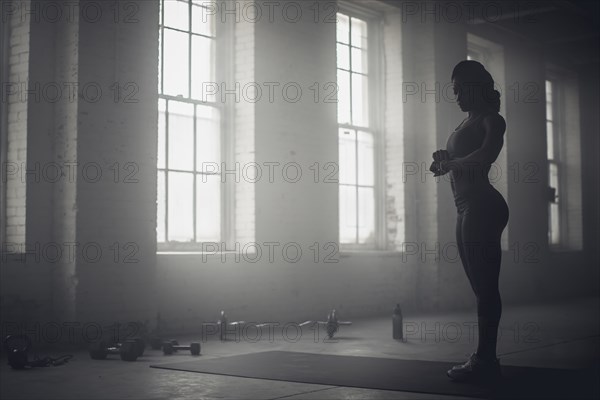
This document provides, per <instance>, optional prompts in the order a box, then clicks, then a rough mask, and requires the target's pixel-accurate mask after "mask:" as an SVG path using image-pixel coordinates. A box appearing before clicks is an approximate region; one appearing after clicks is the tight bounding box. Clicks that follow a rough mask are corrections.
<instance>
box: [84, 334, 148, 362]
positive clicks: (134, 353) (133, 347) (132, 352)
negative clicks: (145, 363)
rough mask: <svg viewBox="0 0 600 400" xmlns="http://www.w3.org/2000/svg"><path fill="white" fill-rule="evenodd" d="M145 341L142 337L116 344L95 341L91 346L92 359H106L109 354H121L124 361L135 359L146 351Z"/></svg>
mask: <svg viewBox="0 0 600 400" xmlns="http://www.w3.org/2000/svg"><path fill="white" fill-rule="evenodd" d="M144 347H145V344H144V341H143V340H141V339H139V338H138V339H131V340H126V341H125V342H123V343H117V344H115V345H114V346H110V345H108V344H107V343H106V342H103V341H102V342H98V343H94V344H93V345H92V346H91V347H90V358H91V359H92V360H105V359H106V357H108V355H109V354H119V355H120V356H121V360H123V361H135V360H137V359H138V357H140V356H141V355H142V354H143V353H144Z"/></svg>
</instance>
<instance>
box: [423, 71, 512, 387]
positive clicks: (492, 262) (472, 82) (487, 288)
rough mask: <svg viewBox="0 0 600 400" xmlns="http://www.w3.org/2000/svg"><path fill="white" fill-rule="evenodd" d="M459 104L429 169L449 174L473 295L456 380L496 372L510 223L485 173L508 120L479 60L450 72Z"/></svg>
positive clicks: (461, 251)
mask: <svg viewBox="0 0 600 400" xmlns="http://www.w3.org/2000/svg"><path fill="white" fill-rule="evenodd" d="M452 83H453V86H454V94H455V95H456V96H457V103H458V106H459V107H460V109H461V110H462V111H465V112H468V117H467V118H466V119H465V120H464V121H463V122H462V123H461V124H460V125H459V126H458V127H457V128H456V130H455V131H454V132H453V133H452V134H451V135H450V137H449V138H448V142H447V144H446V150H438V151H436V152H435V153H433V160H434V161H433V163H432V166H431V168H430V169H431V170H432V171H433V172H435V175H436V176H439V175H443V174H446V173H449V174H450V184H451V187H452V192H453V194H454V202H455V205H456V208H457V211H458V218H457V221H456V242H457V246H458V249H459V255H460V259H461V261H462V264H463V267H464V270H465V272H466V274H467V278H468V279H469V282H470V284H471V288H472V289H473V292H474V293H475V296H476V299H477V320H478V333H479V343H478V347H477V351H476V352H475V353H473V354H471V356H470V358H469V360H468V361H467V362H466V363H465V364H463V365H457V366H455V367H453V368H452V369H450V370H449V371H448V372H447V374H448V376H449V377H450V378H451V379H453V380H457V381H467V380H469V381H471V380H483V379H487V378H496V377H499V376H500V364H499V362H498V359H497V358H496V341H497V337H498V325H499V322H500V315H501V313H502V303H501V301H500V292H499V290H498V278H499V273H500V260H501V256H502V250H501V247H500V237H501V236H502V231H503V230H504V228H505V227H506V224H507V223H508V206H507V204H506V202H505V201H504V198H503V197H502V195H501V194H500V193H499V192H498V191H497V190H496V189H495V188H494V187H493V186H492V185H491V183H490V181H489V179H488V172H489V170H490V167H491V164H492V163H493V162H494V161H495V160H496V158H497V157H498V154H499V153H500V150H501V149H502V145H503V143H504V131H505V129H506V123H505V121H504V118H502V117H501V116H500V115H499V114H498V112H499V111H500V93H499V92H498V91H496V90H494V80H493V79H492V76H491V75H490V73H489V72H488V71H486V70H485V68H484V67H483V65H481V64H480V63H478V62H476V61H471V60H469V61H461V62H460V63H458V65H456V67H455V68H454V71H453V72H452Z"/></svg>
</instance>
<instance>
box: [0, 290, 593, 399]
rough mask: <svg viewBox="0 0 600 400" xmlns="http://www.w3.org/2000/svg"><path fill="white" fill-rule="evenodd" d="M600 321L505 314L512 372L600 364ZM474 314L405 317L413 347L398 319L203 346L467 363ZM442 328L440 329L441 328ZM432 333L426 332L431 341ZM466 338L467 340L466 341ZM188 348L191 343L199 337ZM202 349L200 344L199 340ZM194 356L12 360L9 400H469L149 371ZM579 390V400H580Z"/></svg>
mask: <svg viewBox="0 0 600 400" xmlns="http://www.w3.org/2000/svg"><path fill="white" fill-rule="evenodd" d="M599 312H600V307H599V302H598V299H597V298H594V299H581V300H574V301H570V302H568V303H561V304H554V305H544V306H522V307H505V309H504V315H503V319H502V325H501V338H500V342H499V345H498V353H499V356H500V359H501V363H502V365H518V366H535V367H555V368H567V369H571V368H572V369H576V368H582V367H587V366H590V365H592V364H594V363H598V360H599V355H600V348H599V347H600V346H599V338H600V336H599V335H600V327H599V320H598V315H599ZM474 321H475V317H474V315H473V314H472V313H453V314H446V315H426V316H405V327H406V329H407V330H409V331H410V332H414V333H409V334H408V335H407V336H408V341H407V342H406V343H400V342H396V341H394V340H392V339H391V318H373V319H364V320H357V321H353V325H352V326H343V327H341V329H340V332H338V335H337V336H336V338H337V340H336V341H334V342H331V343H323V341H322V340H321V341H316V340H314V337H313V336H311V335H309V336H310V337H304V336H303V337H302V339H301V340H299V341H297V342H295V343H293V342H291V341H289V340H284V339H283V337H282V336H281V335H280V334H278V333H277V332H276V334H275V340H273V341H270V340H269V339H268V338H267V335H265V336H264V340H261V341H259V342H256V343H250V342H249V341H243V340H242V341H239V342H235V341H229V342H220V341H218V340H210V339H209V340H208V341H206V342H203V343H202V356H201V357H203V358H213V357H222V356H227V355H233V354H242V353H251V352H256V351H265V350H289V351H305V352H311V353H328V354H342V355H355V356H371V357H392V358H402V359H418V360H430V361H450V362H455V361H462V360H464V359H466V357H467V356H468V355H469V354H470V352H472V351H473V350H474V348H475V346H476V336H472V335H470V334H469V331H470V328H469V323H472V322H474ZM436 324H437V325H436ZM423 328H426V330H427V331H426V332H424V330H423ZM459 334H460V338H458V335H459ZM185 339H186V338H181V340H180V342H182V343H183V342H188V341H191V340H192V339H194V338H192V337H190V338H187V339H188V340H185ZM195 340H197V341H198V340H199V338H195ZM191 359H192V357H191V356H189V355H185V354H179V355H175V356H170V357H167V356H163V355H162V353H161V352H159V351H152V350H147V351H146V354H145V355H144V356H143V357H142V358H140V359H139V360H138V361H137V362H134V363H127V362H122V361H120V360H119V359H118V357H117V358H114V359H113V360H106V361H94V360H91V359H89V357H88V355H87V353H86V352H83V351H82V352H79V353H77V354H75V358H74V359H73V360H71V362H69V363H68V364H67V365H65V366H61V367H49V368H38V369H33V370H29V371H13V370H11V369H10V367H9V366H8V365H6V362H5V361H4V360H2V365H1V366H0V398H1V399H39V398H45V399H124V398H128V399H129V398H131V399H173V398H177V399H224V398H225V399H248V398H251V399H282V398H285V399H425V400H427V399H440V398H442V399H460V398H461V397H455V396H440V395H428V394H422V393H409V392H393V391H382V390H367V389H356V388H346V387H335V386H323V385H310V384H302V383H293V382H279V381H268V380H260V379H249V378H237V377H227V376H219V375H208V374H198V373H190V372H178V371H169V370H162V369H155V368H149V365H152V364H159V363H163V362H165V363H168V362H174V361H184V360H191ZM576 393H577V392H576V388H574V396H573V399H575V398H577V395H576Z"/></svg>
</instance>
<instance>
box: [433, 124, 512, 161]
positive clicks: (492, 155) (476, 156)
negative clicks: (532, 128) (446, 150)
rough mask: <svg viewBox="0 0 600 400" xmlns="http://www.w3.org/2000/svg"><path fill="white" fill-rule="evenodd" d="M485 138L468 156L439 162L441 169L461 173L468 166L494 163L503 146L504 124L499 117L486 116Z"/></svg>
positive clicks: (484, 125)
mask: <svg viewBox="0 0 600 400" xmlns="http://www.w3.org/2000/svg"><path fill="white" fill-rule="evenodd" d="M483 129H484V130H485V137H484V139H483V143H482V145H481V147H480V148H478V149H477V150H475V151H474V152H472V153H471V154H469V155H466V156H465V157H460V158H453V159H451V160H444V161H441V168H442V169H443V170H450V171H462V170H464V169H465V168H468V167H469V166H471V167H472V166H475V165H484V164H491V163H493V162H494V161H496V158H498V154H500V151H501V150H502V146H503V144H504V131H505V130H506V123H505V122H504V118H502V117H501V116H500V115H498V114H496V115H488V116H486V117H485V118H484V119H483Z"/></svg>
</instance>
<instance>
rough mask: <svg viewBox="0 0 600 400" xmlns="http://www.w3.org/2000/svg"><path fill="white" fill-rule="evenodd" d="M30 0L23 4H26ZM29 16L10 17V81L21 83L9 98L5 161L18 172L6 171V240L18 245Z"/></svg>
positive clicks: (21, 216) (21, 226)
mask: <svg viewBox="0 0 600 400" xmlns="http://www.w3.org/2000/svg"><path fill="white" fill-rule="evenodd" d="M28 3H29V0H24V1H23V2H22V4H21V6H23V7H27V6H28ZM29 22H30V21H29V18H22V17H21V15H20V13H14V14H12V15H11V17H10V21H9V23H10V37H9V40H8V42H9V49H8V52H9V59H8V62H9V67H8V82H9V83H10V84H16V85H19V89H17V93H16V94H14V95H10V96H8V98H7V102H8V141H7V157H6V162H7V163H8V165H10V166H11V167H14V168H17V170H18V173H17V174H14V175H13V174H7V182H6V241H7V242H8V243H15V244H17V245H19V246H22V245H24V243H25V208H26V204H25V195H26V183H25V179H24V178H22V176H21V174H20V172H21V170H22V169H24V166H25V163H26V161H27V159H26V158H27V157H26V153H27V100H26V97H24V93H23V91H24V89H23V86H20V85H21V84H24V87H27V82H28V78H29Z"/></svg>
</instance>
